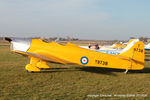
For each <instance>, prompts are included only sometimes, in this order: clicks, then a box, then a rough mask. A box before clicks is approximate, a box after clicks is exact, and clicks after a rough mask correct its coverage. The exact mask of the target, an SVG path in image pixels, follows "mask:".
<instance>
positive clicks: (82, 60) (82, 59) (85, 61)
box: [80, 57, 89, 65]
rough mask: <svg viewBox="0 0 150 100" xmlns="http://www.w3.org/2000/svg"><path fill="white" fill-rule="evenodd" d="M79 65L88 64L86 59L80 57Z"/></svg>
mask: <svg viewBox="0 0 150 100" xmlns="http://www.w3.org/2000/svg"><path fill="white" fill-rule="evenodd" d="M80 62H81V64H83V65H86V64H87V63H88V62H89V59H88V58H87V57H82V58H81V59H80Z"/></svg>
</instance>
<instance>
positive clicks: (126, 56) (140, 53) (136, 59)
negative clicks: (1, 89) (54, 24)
mask: <svg viewBox="0 0 150 100" xmlns="http://www.w3.org/2000/svg"><path fill="white" fill-rule="evenodd" d="M27 52H30V53H36V54H39V55H41V56H43V57H45V56H46V57H47V59H48V60H47V61H50V62H55V63H62V64H76V65H82V66H95V67H106V68H117V69H130V70H141V69H143V68H144V44H143V43H142V42H136V44H135V45H134V46H133V47H132V48H130V49H129V50H128V51H126V52H125V53H123V54H120V55H109V54H105V53H101V52H97V51H92V50H88V49H84V48H80V47H78V46H77V45H74V44H71V43H68V44H67V45H61V44H58V43H56V42H51V43H46V42H43V41H41V40H40V39H33V40H32V43H31V47H30V49H29V50H28V51H27Z"/></svg>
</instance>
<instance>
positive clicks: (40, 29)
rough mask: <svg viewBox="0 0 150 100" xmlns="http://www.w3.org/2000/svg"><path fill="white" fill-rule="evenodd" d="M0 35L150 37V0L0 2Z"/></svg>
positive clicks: (23, 0)
mask: <svg viewBox="0 0 150 100" xmlns="http://www.w3.org/2000/svg"><path fill="white" fill-rule="evenodd" d="M0 36H16V37H29V36H45V37H51V36H57V37H66V36H70V37H77V38H81V39H97V40H104V39H106V40H109V39H111V40H113V39H118V40H122V39H124V40H127V39H129V37H133V36H134V37H140V36H144V37H150V0H0Z"/></svg>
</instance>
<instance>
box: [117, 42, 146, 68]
mask: <svg viewBox="0 0 150 100" xmlns="http://www.w3.org/2000/svg"><path fill="white" fill-rule="evenodd" d="M119 56H120V57H123V59H124V58H125V59H128V60H130V61H131V66H130V69H132V70H140V69H143V68H144V59H145V51H144V43H143V42H141V41H138V40H137V41H132V42H131V43H130V44H128V45H127V47H126V48H124V49H123V50H122V52H121V54H120V55H119Z"/></svg>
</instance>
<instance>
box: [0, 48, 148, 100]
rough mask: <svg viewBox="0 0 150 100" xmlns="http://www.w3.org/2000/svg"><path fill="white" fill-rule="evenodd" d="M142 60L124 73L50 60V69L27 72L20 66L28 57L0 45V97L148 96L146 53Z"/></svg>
mask: <svg viewBox="0 0 150 100" xmlns="http://www.w3.org/2000/svg"><path fill="white" fill-rule="evenodd" d="M147 53H148V52H147ZM145 61H146V63H145V69H143V70H142V71H129V73H128V74H127V75H126V74H124V73H123V71H124V70H117V69H105V68H91V67H81V66H73V65H59V64H51V63H49V65H50V66H51V67H52V69H51V70H50V71H46V72H41V73H28V72H26V71H25V69H24V66H25V65H26V64H28V63H29V59H28V58H27V57H23V56H21V55H17V54H14V53H12V52H10V50H9V47H8V46H4V47H3V46H2V47H0V100H3V99H5V100H7V99H11V100H12V99H14V100H16V99H23V100H28V99H29V100H38V99H42V100H55V99H57V100H60V99H63V100H91V99H92V100H99V99H112V100H113V99H118V100H119V99H124V100H126V99H127V98H128V99H131V100H132V99H133V100H134V99H136V100H142V99H147V100H150V55H148V54H147V55H146V59H145ZM105 96H106V97H105ZM109 96H110V97H109Z"/></svg>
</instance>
